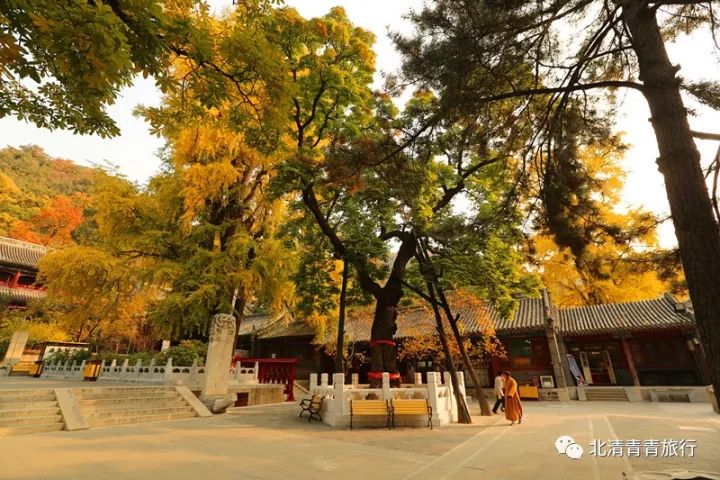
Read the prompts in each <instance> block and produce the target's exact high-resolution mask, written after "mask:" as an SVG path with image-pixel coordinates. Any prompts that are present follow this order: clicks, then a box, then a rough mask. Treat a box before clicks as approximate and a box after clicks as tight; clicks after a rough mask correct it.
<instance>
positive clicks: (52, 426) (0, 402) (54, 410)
mask: <svg viewBox="0 0 720 480" xmlns="http://www.w3.org/2000/svg"><path fill="white" fill-rule="evenodd" d="M63 428H65V423H64V422H63V417H62V413H61V411H60V406H59V405H58V402H57V399H56V398H55V392H54V391H53V390H51V389H33V390H3V391H0V436H7V435H27V434H31V433H41V432H53V431H58V430H62V429H63Z"/></svg>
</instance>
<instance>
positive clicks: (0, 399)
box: [0, 389, 55, 405]
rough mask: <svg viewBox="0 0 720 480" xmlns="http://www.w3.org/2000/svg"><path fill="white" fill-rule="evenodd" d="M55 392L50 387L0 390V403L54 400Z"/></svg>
mask: <svg viewBox="0 0 720 480" xmlns="http://www.w3.org/2000/svg"><path fill="white" fill-rule="evenodd" d="M54 400H55V392H54V391H53V390H51V389H40V390H0V405H2V404H4V403H18V402H43V401H54Z"/></svg>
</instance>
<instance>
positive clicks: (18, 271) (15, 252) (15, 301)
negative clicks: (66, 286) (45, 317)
mask: <svg viewBox="0 0 720 480" xmlns="http://www.w3.org/2000/svg"><path fill="white" fill-rule="evenodd" d="M47 252H48V249H47V248H46V247H43V246H42V245H36V244H34V243H28V242H23V241H20V240H14V239H11V238H6V237H0V303H2V304H5V305H10V306H11V307H17V308H22V307H24V306H26V305H27V304H28V303H29V302H31V301H33V300H38V299H41V298H43V297H45V291H44V289H43V288H42V287H40V286H38V285H36V283H35V280H36V276H37V272H38V263H39V262H40V259H41V258H42V257H43V255H45V254H46V253H47Z"/></svg>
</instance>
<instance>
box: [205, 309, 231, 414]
mask: <svg viewBox="0 0 720 480" xmlns="http://www.w3.org/2000/svg"><path fill="white" fill-rule="evenodd" d="M234 337H235V317H233V316H232V315H227V314H222V313H221V314H218V315H215V316H214V317H213V321H212V324H211V326H210V342H209V343H208V352H207V359H206V360H205V383H204V384H203V388H202V394H201V395H200V400H201V401H202V402H203V403H204V404H205V405H206V406H207V407H208V409H209V410H210V411H211V412H213V413H222V412H224V411H225V410H226V409H227V408H228V407H229V406H230V405H232V404H233V403H235V398H234V397H235V395H233V394H229V393H228V377H229V373H230V356H231V354H232V352H233V347H234V345H235V338H234Z"/></svg>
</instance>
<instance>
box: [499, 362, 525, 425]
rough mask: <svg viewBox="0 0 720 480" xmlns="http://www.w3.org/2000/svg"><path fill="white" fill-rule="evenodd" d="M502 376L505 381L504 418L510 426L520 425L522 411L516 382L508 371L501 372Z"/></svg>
mask: <svg viewBox="0 0 720 480" xmlns="http://www.w3.org/2000/svg"><path fill="white" fill-rule="evenodd" d="M502 376H503V380H504V381H505V418H507V419H508V420H510V422H511V423H510V425H511V426H512V425H515V422H518V423H522V416H523V411H522V404H521V403H520V392H519V391H518V384H517V381H516V380H515V379H514V378H512V377H511V376H510V372H508V371H505V372H503V374H502Z"/></svg>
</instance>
